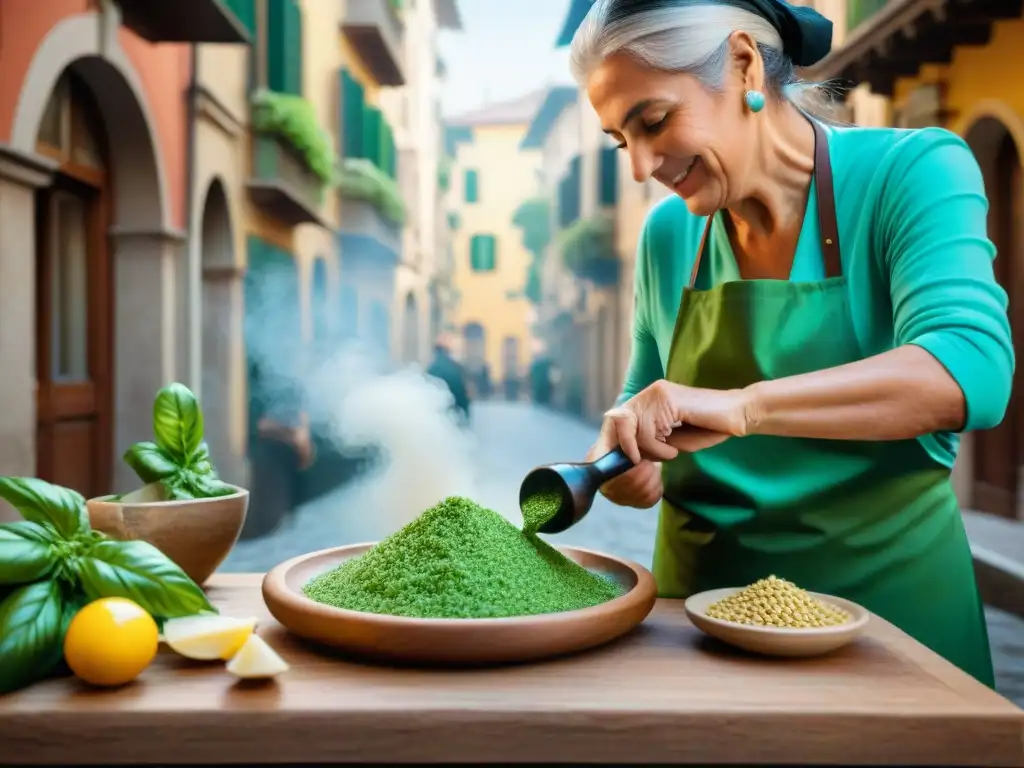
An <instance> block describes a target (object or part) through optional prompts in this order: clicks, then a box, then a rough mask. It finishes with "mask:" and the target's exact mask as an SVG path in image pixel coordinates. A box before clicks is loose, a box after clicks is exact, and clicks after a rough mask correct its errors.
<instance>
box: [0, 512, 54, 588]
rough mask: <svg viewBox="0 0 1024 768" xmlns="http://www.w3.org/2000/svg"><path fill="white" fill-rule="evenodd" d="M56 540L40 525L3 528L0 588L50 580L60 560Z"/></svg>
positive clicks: (0, 540)
mask: <svg viewBox="0 0 1024 768" xmlns="http://www.w3.org/2000/svg"><path fill="white" fill-rule="evenodd" d="M55 538H56V537H55V536H54V535H53V534H52V533H50V531H49V529H47V528H44V527H43V526H41V525H39V524H38V523H29V522H20V523H5V524H4V525H0V584H27V583H28V582H30V581H37V580H38V579H41V578H43V577H44V576H49V575H50V573H51V572H52V571H53V569H54V567H55V566H56V565H57V561H58V559H59V556H58V554H57V550H56V548H55V547H54V546H53V545H54V542H55Z"/></svg>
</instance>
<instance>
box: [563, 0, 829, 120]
mask: <svg viewBox="0 0 1024 768" xmlns="http://www.w3.org/2000/svg"><path fill="white" fill-rule="evenodd" d="M620 2H622V0H596V2H595V3H594V4H593V5H592V6H591V8H590V11H589V12H588V13H587V16H586V18H585V19H584V20H583V23H582V24H581V25H580V27H579V29H577V30H576V34H575V35H574V36H573V39H572V47H571V49H570V54H569V55H570V59H569V60H570V67H571V68H572V74H573V77H574V78H576V81H577V82H578V83H579V84H580V85H581V86H583V87H585V86H586V81H587V79H588V78H589V77H590V75H591V73H592V72H593V71H594V70H595V69H596V68H597V67H598V66H599V65H600V64H601V62H602V61H604V60H605V59H606V58H607V57H609V56H611V55H612V54H615V53H626V54H629V55H630V56H632V57H633V58H635V59H636V60H637V61H639V62H641V63H642V64H644V65H646V66H649V67H651V68H653V69H658V70H661V71H663V72H679V73H683V72H685V73H687V74H690V75H693V76H694V77H696V78H697V80H699V81H700V83H701V84H702V85H703V86H704V87H705V88H707V89H708V90H711V91H721V90H722V87H723V85H724V81H725V73H726V65H727V64H728V60H729V35H731V34H732V33H733V32H746V33H747V34H748V35H750V36H751V37H752V38H753V39H754V42H755V43H756V44H757V49H758V51H759V52H760V54H761V59H762V60H763V62H764V74H765V84H766V90H767V91H768V95H769V96H771V97H774V98H777V99H785V100H788V101H791V102H792V103H793V104H795V105H796V106H797V107H799V108H800V109H802V110H803V111H805V112H807V113H808V114H811V115H813V116H815V117H817V118H819V119H822V120H825V121H828V122H840V121H837V120H835V118H834V115H833V110H834V107H833V104H832V99H831V98H830V94H829V93H828V90H827V88H826V87H825V86H823V85H822V84H821V83H808V82H804V81H803V80H801V79H800V78H799V77H797V75H796V71H795V69H794V67H793V62H792V61H791V60H790V58H789V56H787V55H786V54H785V53H783V50H782V37H781V36H780V35H779V32H778V30H776V29H775V27H774V26H772V24H771V23H769V22H768V20H767V19H765V18H763V17H761V16H759V15H757V14H756V13H753V12H751V11H748V10H746V9H744V8H738V7H736V6H734V5H729V4H725V3H715V2H707V3H692V4H690V3H688V4H682V5H674V6H669V7H661V8H653V9H651V10H644V11H638V12H636V13H631V14H626V15H624V16H623V15H622V13H621V12H616V11H617V9H616V7H615V6H616V5H618V4H619V3H620ZM613 12H614V16H615V17H617V18H614V20H611V21H609V17H610V16H611V14H612V13H613Z"/></svg>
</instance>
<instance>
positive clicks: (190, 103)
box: [185, 43, 203, 402]
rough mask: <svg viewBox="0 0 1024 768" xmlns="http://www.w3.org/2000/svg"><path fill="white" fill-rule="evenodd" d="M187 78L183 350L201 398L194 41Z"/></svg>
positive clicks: (189, 378) (194, 388) (192, 383)
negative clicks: (184, 325)
mask: <svg viewBox="0 0 1024 768" xmlns="http://www.w3.org/2000/svg"><path fill="white" fill-rule="evenodd" d="M189 70H190V71H189V82H188V92H187V94H186V99H187V104H186V113H185V114H186V117H185V119H186V120H187V121H188V125H187V126H186V127H185V216H186V217H187V221H186V223H185V228H186V231H185V243H186V254H187V258H188V262H187V264H186V267H185V277H186V284H185V290H186V291H187V292H188V293H187V301H186V302H185V306H186V307H187V311H186V317H185V320H186V328H185V330H186V336H187V340H188V341H187V344H186V354H185V365H186V368H187V370H186V371H185V374H186V376H187V379H186V380H187V381H188V382H189V385H190V387H191V389H192V391H193V392H195V394H196V397H197V398H199V400H200V402H202V391H201V390H202V367H201V357H202V342H203V332H202V328H201V327H200V324H201V323H202V312H201V302H202V296H201V295H200V292H201V291H202V279H201V277H202V276H201V275H200V274H199V270H200V265H201V261H200V259H201V254H200V252H199V249H200V246H201V243H200V239H201V236H199V235H197V233H196V230H197V226H196V216H195V214H194V211H193V205H194V201H195V189H194V187H195V179H196V119H197V113H198V111H199V110H198V105H197V103H198V99H199V82H198V77H197V73H198V71H199V49H198V46H197V45H196V44H195V43H192V44H191V45H190V46H189Z"/></svg>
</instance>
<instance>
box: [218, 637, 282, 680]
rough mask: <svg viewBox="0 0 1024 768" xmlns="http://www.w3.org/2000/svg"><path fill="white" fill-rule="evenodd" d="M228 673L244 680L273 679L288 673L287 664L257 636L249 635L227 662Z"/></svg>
mask: <svg viewBox="0 0 1024 768" xmlns="http://www.w3.org/2000/svg"><path fill="white" fill-rule="evenodd" d="M227 670H228V672H230V673H231V674H232V675H234V676H235V677H241V678H244V679H246V680H254V679H259V678H267V677H275V676H277V675H279V674H281V673H282V672H287V671H288V662H286V661H285V660H284V659H282V658H281V657H280V656H278V655H277V651H275V650H274V649H273V648H271V647H270V646H269V645H267V643H266V641H265V640H264V639H263V638H262V637H260V636H259V635H250V636H249V639H248V640H246V641H245V644H244V645H243V646H242V647H241V649H240V650H239V651H238V653H236V654H235V656H234V658H233V659H231V661H229V662H228V666H227Z"/></svg>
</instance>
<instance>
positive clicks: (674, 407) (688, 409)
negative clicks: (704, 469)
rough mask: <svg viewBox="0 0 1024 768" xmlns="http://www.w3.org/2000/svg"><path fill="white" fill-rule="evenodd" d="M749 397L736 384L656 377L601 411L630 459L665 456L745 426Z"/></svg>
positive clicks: (691, 449) (701, 445) (737, 433)
mask: <svg viewBox="0 0 1024 768" xmlns="http://www.w3.org/2000/svg"><path fill="white" fill-rule="evenodd" d="M749 412H750V396H749V393H748V392H747V391H745V390H741V389H730V390H716V389H700V388H697V387H687V386H684V385H682V384H673V383H672V382H670V381H666V380H664V379H662V380H660V381H656V382H654V383H653V384H651V385H650V386H649V387H647V388H646V389H644V390H642V391H640V392H638V393H637V394H636V395H634V396H633V397H631V398H630V399H629V400H627V401H626V402H624V403H623V404H622V405H620V406H619V407H617V408H614V409H612V410H611V411H609V412H608V413H607V414H606V417H607V418H610V419H611V420H612V422H613V423H614V426H615V431H616V433H617V435H618V442H619V446H620V447H621V448H622V450H623V451H624V452H625V454H626V455H627V456H629V458H630V459H632V460H633V462H634V463H639V462H640V459H641V458H648V459H651V460H653V461H670V460H671V459H674V458H675V457H676V456H677V455H678V454H679V452H680V451H682V452H685V453H692V452H694V451H700V450H703V449H705V448H710V447H711V446H713V445H718V444H719V443H723V442H725V441H726V440H728V439H729V438H730V437H742V436H743V435H746V434H747V433H748V431H749V415H748V414H749Z"/></svg>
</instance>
